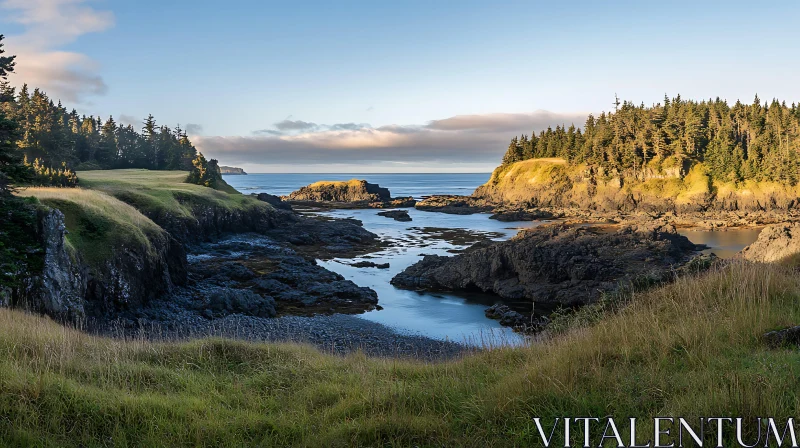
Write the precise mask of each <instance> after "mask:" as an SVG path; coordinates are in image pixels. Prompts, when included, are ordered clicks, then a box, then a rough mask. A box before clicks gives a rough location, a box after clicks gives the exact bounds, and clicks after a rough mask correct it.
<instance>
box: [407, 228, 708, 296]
mask: <svg viewBox="0 0 800 448" xmlns="http://www.w3.org/2000/svg"><path fill="white" fill-rule="evenodd" d="M696 249H697V247H696V246H695V245H694V244H693V243H692V242H690V241H689V240H688V239H686V238H685V237H683V236H681V235H679V234H678V233H677V232H676V231H675V229H674V228H672V227H668V226H665V227H656V228H636V227H625V228H622V229H620V230H616V231H614V230H609V229H604V228H589V227H568V226H565V225H553V226H541V227H538V228H535V229H532V230H529V231H524V232H521V233H520V234H519V235H518V236H516V237H515V238H513V239H511V240H509V241H504V242H499V243H494V244H488V245H487V244H483V245H478V246H474V247H473V248H471V249H469V250H467V251H466V252H465V253H463V254H459V255H457V256H454V257H443V256H435V255H429V256H425V257H424V258H423V259H422V260H421V261H419V262H417V263H416V264H414V265H412V266H410V267H408V268H407V269H406V270H405V271H403V272H401V273H400V274H398V275H397V276H395V277H394V278H393V279H392V284H393V285H395V286H399V287H405V288H417V289H433V290H436V289H440V290H464V291H469V290H480V291H484V292H490V293H494V294H497V295H499V296H500V297H502V298H505V299H510V300H515V301H518V300H520V299H525V300H531V301H534V302H536V303H542V304H550V305H563V306H576V305H582V304H587V303H591V302H593V301H595V300H597V299H598V298H599V297H600V296H601V294H603V292H607V291H611V290H614V289H615V288H617V287H618V286H619V285H620V284H621V283H624V282H629V283H630V282H635V283H636V284H637V285H638V284H640V283H641V282H659V281H662V280H665V279H668V278H669V277H670V276H672V275H674V274H673V271H672V269H673V267H675V266H676V265H680V264H684V263H685V262H686V261H687V260H688V259H689V258H690V257H691V255H692V254H693V253H694V252H695V251H696Z"/></svg>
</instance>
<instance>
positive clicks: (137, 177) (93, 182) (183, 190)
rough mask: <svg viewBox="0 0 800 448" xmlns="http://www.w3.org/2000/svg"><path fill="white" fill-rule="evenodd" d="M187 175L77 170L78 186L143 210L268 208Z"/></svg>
mask: <svg viewBox="0 0 800 448" xmlns="http://www.w3.org/2000/svg"><path fill="white" fill-rule="evenodd" d="M187 176H188V172H185V171H150V170H142V169H129V170H98V171H80V172H78V178H79V179H80V185H81V187H83V188H90V189H93V190H99V191H102V192H105V193H108V194H109V195H111V196H114V197H116V198H118V199H120V200H122V201H124V202H126V203H128V204H131V205H133V206H134V207H136V208H137V209H139V210H142V211H144V212H146V213H147V212H150V211H155V210H161V211H166V212H169V213H171V214H173V215H175V216H179V217H191V216H192V213H193V207H194V206H215V207H220V208H225V209H229V210H244V209H247V208H251V207H259V208H270V206H269V205H268V204H267V203H265V202H262V201H259V200H257V199H255V198H252V197H250V196H249V195H242V194H239V193H238V192H236V190H234V189H233V188H232V187H230V186H228V187H227V188H226V191H220V190H215V189H213V188H208V187H204V186H202V185H195V184H190V183H186V182H185V180H186V177H187ZM226 186H227V184H226ZM228 189H230V190H232V192H230V191H228Z"/></svg>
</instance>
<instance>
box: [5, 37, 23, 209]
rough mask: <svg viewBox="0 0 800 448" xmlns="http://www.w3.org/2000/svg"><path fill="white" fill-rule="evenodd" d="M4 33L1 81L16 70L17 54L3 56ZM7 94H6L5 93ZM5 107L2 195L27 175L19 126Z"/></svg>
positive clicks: (6, 193)
mask: <svg viewBox="0 0 800 448" xmlns="http://www.w3.org/2000/svg"><path fill="white" fill-rule="evenodd" d="M3 54H5V50H3V35H2V34H0V81H3V82H5V80H6V78H7V77H8V75H9V74H10V73H12V72H13V71H14V59H15V58H16V56H3ZM4 96H5V95H4ZM4 109H5V108H0V195H3V196H5V195H8V194H9V192H10V190H11V185H12V184H13V183H17V182H20V181H22V180H24V179H25V178H26V177H27V169H26V168H25V165H24V164H23V163H22V158H21V157H20V156H19V154H18V152H17V145H16V141H17V139H18V138H19V126H18V125H17V123H16V122H15V121H14V120H12V119H11V118H10V117H8V116H6V114H5V112H4Z"/></svg>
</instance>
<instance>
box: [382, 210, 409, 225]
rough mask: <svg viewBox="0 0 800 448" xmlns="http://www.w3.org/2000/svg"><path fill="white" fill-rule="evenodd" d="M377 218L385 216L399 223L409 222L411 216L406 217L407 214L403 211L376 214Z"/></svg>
mask: <svg viewBox="0 0 800 448" xmlns="http://www.w3.org/2000/svg"><path fill="white" fill-rule="evenodd" d="M378 216H385V217H387V218H392V219H394V220H395V221H401V222H409V221H411V216H408V212H407V211H405V210H388V211H385V212H378Z"/></svg>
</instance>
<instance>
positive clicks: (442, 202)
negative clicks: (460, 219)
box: [415, 195, 495, 215]
mask: <svg viewBox="0 0 800 448" xmlns="http://www.w3.org/2000/svg"><path fill="white" fill-rule="evenodd" d="M415 207H416V209H417V210H422V211H426V212H439V213H448V214H451V215H472V214H475V213H489V212H491V211H492V210H494V208H495V204H493V203H490V202H487V201H484V200H480V199H476V198H473V197H470V196H457V195H437V196H430V197H427V198H425V199H423V200H422V201H419V202H417V204H416V205H415Z"/></svg>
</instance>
